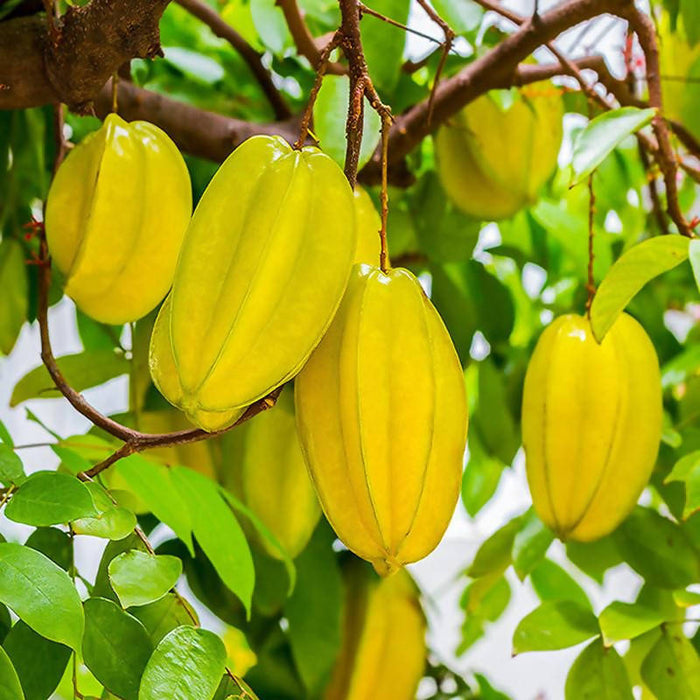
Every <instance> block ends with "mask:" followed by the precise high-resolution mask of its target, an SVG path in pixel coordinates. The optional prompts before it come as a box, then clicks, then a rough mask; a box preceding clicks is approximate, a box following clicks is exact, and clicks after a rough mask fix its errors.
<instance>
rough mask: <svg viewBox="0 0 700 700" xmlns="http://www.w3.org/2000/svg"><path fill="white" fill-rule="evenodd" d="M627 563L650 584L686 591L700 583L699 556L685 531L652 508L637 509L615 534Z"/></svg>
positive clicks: (616, 541)
mask: <svg viewBox="0 0 700 700" xmlns="http://www.w3.org/2000/svg"><path fill="white" fill-rule="evenodd" d="M614 538H615V543H616V544H617V547H618V549H619V550H620V553H621V554H622V556H623V557H624V559H625V561H626V562H627V563H628V564H629V565H630V566H631V567H632V568H633V569H634V570H635V571H636V572H637V573H638V574H639V575H640V576H642V577H644V579H645V581H647V583H650V584H652V585H654V586H658V587H659V588H685V587H686V586H689V585H690V584H691V583H696V582H697V581H700V555H698V552H697V551H696V550H695V549H694V548H693V546H692V544H691V543H690V541H689V540H688V538H687V536H686V534H685V533H684V532H683V529H682V528H681V527H680V526H679V525H677V524H676V523H674V522H673V521H672V520H669V519H668V518H664V517H663V516H662V515H660V514H659V513H657V512H656V511H654V510H651V509H650V508H641V507H637V508H635V509H634V510H633V511H632V513H631V515H630V516H629V517H628V518H627V519H626V520H625V521H624V522H623V523H622V525H621V526H620V527H619V528H618V529H617V530H616V531H615V533H614Z"/></svg>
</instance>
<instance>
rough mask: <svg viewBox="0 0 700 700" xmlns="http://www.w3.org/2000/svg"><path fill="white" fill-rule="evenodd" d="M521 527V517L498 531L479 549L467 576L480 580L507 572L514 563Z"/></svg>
mask: <svg viewBox="0 0 700 700" xmlns="http://www.w3.org/2000/svg"><path fill="white" fill-rule="evenodd" d="M521 527H522V516H519V517H517V518H513V520H511V521H510V522H509V523H506V524H505V525H504V526H503V527H502V528H501V529H500V530H496V532H494V533H493V535H491V537H489V538H488V539H487V540H486V541H485V542H483V544H482V545H481V547H479V550H478V551H477V553H476V555H475V557H474V561H473V562H472V563H471V565H470V566H469V568H468V569H467V571H466V573H467V576H471V577H472V578H479V577H480V576H486V575H487V574H492V573H501V572H502V571H505V570H506V569H507V568H508V567H509V566H510V563H511V561H512V551H513V542H514V541H515V535H516V534H517V533H518V531H519V530H520V528H521Z"/></svg>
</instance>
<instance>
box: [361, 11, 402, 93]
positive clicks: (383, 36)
mask: <svg viewBox="0 0 700 700" xmlns="http://www.w3.org/2000/svg"><path fill="white" fill-rule="evenodd" d="M410 5H411V3H410V2H409V0H373V2H372V9H373V10H376V11H377V12H381V13H382V14H383V15H384V16H385V17H391V18H392V19H394V20H396V21H397V22H401V24H406V23H407V22H408V12H409V8H410ZM370 19H372V21H371V22H361V27H360V29H361V31H362V45H363V48H364V52H365V57H366V59H367V65H368V66H369V73H370V75H371V76H372V80H373V81H374V84H375V85H376V86H377V88H378V89H379V90H380V92H390V91H391V90H393V89H394V87H395V85H396V83H397V81H398V79H399V75H400V69H401V62H402V60H403V50H404V44H405V43H406V34H405V33H404V32H401V31H399V32H397V31H396V28H395V27H392V26H390V25H388V24H386V23H385V22H382V21H380V20H378V19H376V18H375V17H371V18H370Z"/></svg>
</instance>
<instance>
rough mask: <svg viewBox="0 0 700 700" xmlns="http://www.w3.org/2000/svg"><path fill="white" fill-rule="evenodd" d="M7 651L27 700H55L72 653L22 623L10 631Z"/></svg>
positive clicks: (4, 645)
mask: <svg viewBox="0 0 700 700" xmlns="http://www.w3.org/2000/svg"><path fill="white" fill-rule="evenodd" d="M3 647H4V649H5V651H6V652H7V655H8V656H9V657H10V660H11V661H12V664H13V666H14V667H15V671H17V676H18V677H19V681H20V684H21V685H22V690H23V691H24V697H25V700H47V698H49V697H51V695H52V693H53V692H54V691H55V690H56V686H57V685H58V684H59V683H60V682H61V676H62V675H63V672H64V671H65V668H66V666H67V665H68V659H70V656H71V650H70V649H69V648H68V647H67V646H65V645H63V644H57V643H56V642H52V641H50V640H48V639H46V638H44V637H41V636H40V635H38V634H37V633H36V632H35V631H34V630H33V629H31V627H29V626H28V625H26V624H25V623H24V622H22V621H21V620H20V621H19V622H17V623H16V624H15V626H14V627H13V628H12V629H11V630H10V633H9V634H8V635H7V638H6V639H5V642H4V643H3ZM0 697H1V695H0Z"/></svg>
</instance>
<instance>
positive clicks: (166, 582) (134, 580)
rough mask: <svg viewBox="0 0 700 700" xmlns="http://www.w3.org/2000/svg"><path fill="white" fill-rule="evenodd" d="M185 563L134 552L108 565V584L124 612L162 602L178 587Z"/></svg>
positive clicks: (121, 555) (174, 558) (162, 556)
mask: <svg viewBox="0 0 700 700" xmlns="http://www.w3.org/2000/svg"><path fill="white" fill-rule="evenodd" d="M181 573H182V562H181V561H180V560H179V559H178V558H177V557H171V556H168V555H161V556H154V555H152V554H146V553H145V552H139V551H138V550H137V549H132V550H131V551H130V552H124V554H120V555H119V556H118V557H115V558H114V559H112V561H111V562H110V563H109V580H110V583H111V584H112V588H113V589H114V592H115V593H116V594H117V596H118V597H119V601H120V602H121V604H122V607H123V608H129V607H131V606H132V605H146V604H147V603H153V602H154V601H156V600H160V599H161V598H162V597H163V596H164V595H165V594H166V593H167V592H168V591H169V590H170V589H171V588H173V587H174V586H175V584H176V583H177V580H178V579H179V578H180V574H181Z"/></svg>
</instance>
